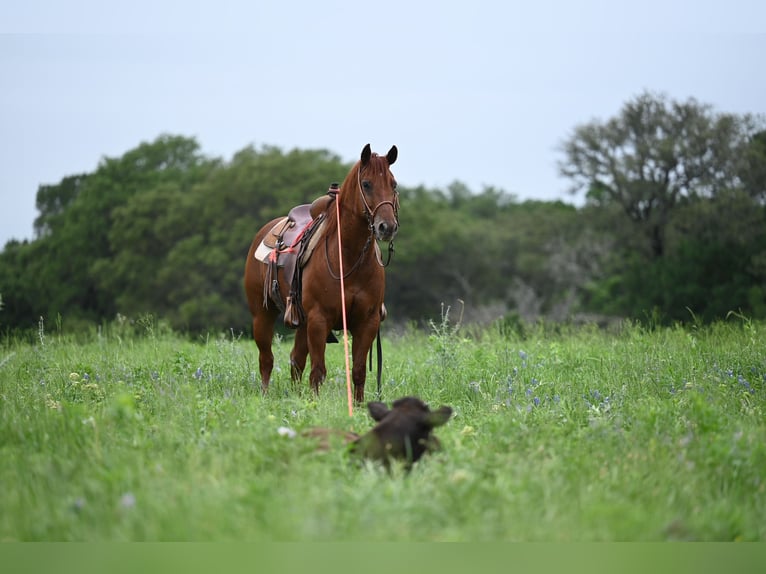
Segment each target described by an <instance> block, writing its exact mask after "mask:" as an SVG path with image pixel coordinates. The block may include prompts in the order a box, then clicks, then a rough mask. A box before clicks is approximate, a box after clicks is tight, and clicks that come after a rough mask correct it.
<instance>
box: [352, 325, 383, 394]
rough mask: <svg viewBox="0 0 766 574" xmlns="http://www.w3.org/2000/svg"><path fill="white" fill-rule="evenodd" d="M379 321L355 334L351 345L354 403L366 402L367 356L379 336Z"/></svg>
mask: <svg viewBox="0 0 766 574" xmlns="http://www.w3.org/2000/svg"><path fill="white" fill-rule="evenodd" d="M379 326H380V322H379V321H370V322H369V323H368V324H366V325H365V326H364V328H363V329H359V330H358V332H356V333H353V337H354V340H353V343H352V345H351V355H352V357H353V360H354V366H353V368H352V370H351V377H352V379H353V380H354V401H356V402H357V403H363V402H364V383H365V381H366V379H367V355H368V353H369V352H370V348H371V347H372V343H373V342H374V341H375V336H376V335H377V334H378V327H379Z"/></svg>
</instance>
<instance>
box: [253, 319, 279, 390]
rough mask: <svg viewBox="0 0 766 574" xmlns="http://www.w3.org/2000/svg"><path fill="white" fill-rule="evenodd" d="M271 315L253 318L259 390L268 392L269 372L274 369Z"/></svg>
mask: <svg viewBox="0 0 766 574" xmlns="http://www.w3.org/2000/svg"><path fill="white" fill-rule="evenodd" d="M275 320H276V317H275V316H273V314H272V313H261V314H259V315H256V316H255V317H253V339H254V340H255V344H256V345H257V346H258V368H259V370H260V372H261V390H262V391H263V392H264V393H265V392H266V391H268V390H269V382H270V381H271V371H272V369H273V368H274V353H272V351H271V343H272V340H273V338H274V322H275Z"/></svg>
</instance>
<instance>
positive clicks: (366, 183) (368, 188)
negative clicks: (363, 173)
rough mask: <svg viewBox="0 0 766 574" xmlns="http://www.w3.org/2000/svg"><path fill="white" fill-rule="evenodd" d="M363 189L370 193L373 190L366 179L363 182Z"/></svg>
mask: <svg viewBox="0 0 766 574" xmlns="http://www.w3.org/2000/svg"><path fill="white" fill-rule="evenodd" d="M362 189H363V190H365V191H370V190H371V189H372V184H371V183H370V182H369V181H367V180H366V179H365V180H364V181H362Z"/></svg>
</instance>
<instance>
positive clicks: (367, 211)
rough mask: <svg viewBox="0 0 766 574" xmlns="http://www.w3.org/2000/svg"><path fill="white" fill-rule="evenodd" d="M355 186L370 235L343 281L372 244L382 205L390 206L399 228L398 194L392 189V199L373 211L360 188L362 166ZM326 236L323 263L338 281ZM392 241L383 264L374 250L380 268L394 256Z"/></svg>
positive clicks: (377, 206)
mask: <svg viewBox="0 0 766 574" xmlns="http://www.w3.org/2000/svg"><path fill="white" fill-rule="evenodd" d="M356 184H357V189H358V190H359V196H360V197H361V198H362V203H363V204H364V215H365V217H366V218H367V227H368V228H369V230H370V235H369V236H368V237H367V241H365V243H364V247H362V252H361V253H360V254H359V258H358V259H357V260H356V261H355V262H354V264H353V265H352V266H351V268H350V269H349V270H348V271H346V272H345V273H343V278H344V279H345V278H346V277H348V276H349V275H351V274H352V273H353V272H354V271H356V270H357V269H358V268H359V266H360V265H361V264H362V261H363V260H364V256H365V255H366V254H367V251H368V250H369V248H370V245H371V244H372V242H373V240H374V238H375V214H376V213H377V212H378V210H379V209H380V208H381V207H383V206H384V205H390V206H391V209H392V210H393V212H394V220H395V221H396V226H397V227H399V192H397V191H396V189H394V199H393V200H390V199H384V200H383V201H381V202H380V203H378V204H377V205H376V206H375V208H374V209H372V208H370V204H369V203H368V202H367V198H366V197H365V196H364V188H363V187H362V166H361V165H360V166H359V169H358V170H357V172H356ZM335 201H338V198H337V197H336V199H335ZM328 237H329V234H328V235H325V242H324V250H325V261H326V262H327V270H328V271H329V272H330V276H331V277H332V278H333V279H336V280H338V279H340V275H337V274H336V273H335V272H334V271H333V270H332V268H331V267H330V258H329V256H328V247H327V241H328ZM394 251H395V249H394V240H393V239H392V240H391V241H389V242H388V255H387V257H386V261H385V263H384V262H383V256H382V254H381V252H380V250H379V249H375V260H376V261H377V262H378V265H380V266H381V267H388V265H389V264H390V263H391V257H392V256H393V254H394Z"/></svg>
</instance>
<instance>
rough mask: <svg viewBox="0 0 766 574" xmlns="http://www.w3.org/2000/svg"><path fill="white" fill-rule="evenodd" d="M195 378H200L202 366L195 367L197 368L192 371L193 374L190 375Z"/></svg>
mask: <svg viewBox="0 0 766 574" xmlns="http://www.w3.org/2000/svg"><path fill="white" fill-rule="evenodd" d="M192 376H193V377H194V378H195V379H197V380H200V379H201V378H202V367H197V370H196V371H194V375H192Z"/></svg>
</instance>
